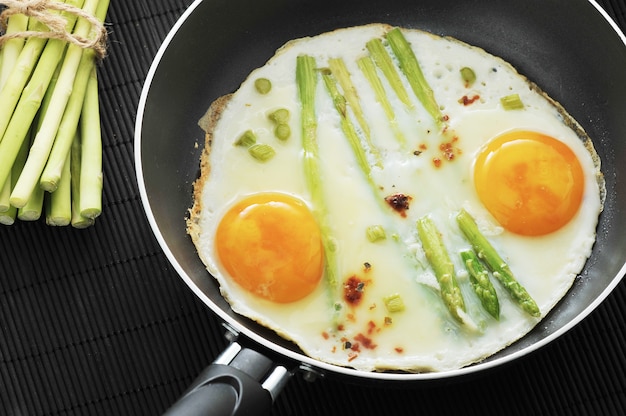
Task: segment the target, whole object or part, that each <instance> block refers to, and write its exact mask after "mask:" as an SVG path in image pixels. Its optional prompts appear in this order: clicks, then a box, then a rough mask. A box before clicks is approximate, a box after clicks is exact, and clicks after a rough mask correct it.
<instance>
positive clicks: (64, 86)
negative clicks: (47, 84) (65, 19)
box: [11, 0, 99, 207]
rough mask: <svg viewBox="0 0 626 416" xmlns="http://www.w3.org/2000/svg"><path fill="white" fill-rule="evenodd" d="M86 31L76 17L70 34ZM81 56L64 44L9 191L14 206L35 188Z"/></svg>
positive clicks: (92, 7) (92, 3)
mask: <svg viewBox="0 0 626 416" xmlns="http://www.w3.org/2000/svg"><path fill="white" fill-rule="evenodd" d="M98 1H99V0H86V1H85V3H84V6H83V11H85V12H86V13H88V14H92V15H93V14H94V13H95V12H96V8H97V6H98ZM90 31H91V23H90V22H89V21H87V20H86V19H83V18H80V19H78V22H77V23H76V28H75V30H74V34H75V35H77V36H81V37H85V38H86V37H88V36H89V33H90ZM82 55H83V49H82V48H81V47H80V46H77V45H74V44H70V45H68V46H67V52H66V54H65V57H64V59H63V64H62V67H61V73H60V74H59V80H58V82H57V84H56V86H55V88H54V92H53V94H52V98H51V104H50V107H49V108H48V111H46V112H45V115H44V118H43V122H42V125H41V128H40V129H39V131H38V132H37V135H36V136H35V140H34V142H33V145H32V146H31V149H30V154H29V155H28V159H27V160H26V165H25V166H24V170H23V171H22V174H21V175H20V177H19V179H18V181H17V184H16V185H15V188H14V189H13V192H12V193H11V204H13V205H15V206H16V207H20V206H23V205H24V204H25V203H26V201H28V199H29V198H30V195H31V193H32V192H33V190H34V189H35V188H36V187H37V184H38V182H39V178H40V177H41V173H42V171H43V169H44V167H45V164H46V161H47V160H48V157H49V155H50V150H51V149H52V145H53V143H54V138H55V137H56V133H57V131H58V129H59V125H60V123H61V118H62V117H63V113H64V112H65V108H66V106H67V102H68V100H69V97H70V95H71V93H72V88H73V85H74V80H75V78H76V72H77V70H78V65H79V64H80V60H81V57H82ZM38 68H39V66H38Z"/></svg>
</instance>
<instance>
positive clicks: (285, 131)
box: [274, 123, 291, 141]
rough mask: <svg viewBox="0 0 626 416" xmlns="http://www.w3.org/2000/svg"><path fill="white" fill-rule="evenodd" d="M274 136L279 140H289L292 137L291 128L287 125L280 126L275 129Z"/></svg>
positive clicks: (281, 124)
mask: <svg viewBox="0 0 626 416" xmlns="http://www.w3.org/2000/svg"><path fill="white" fill-rule="evenodd" d="M274 136H276V138H277V139H278V140H282V141H285V140H287V139H288V138H289V137H290V136H291V127H289V124H286V123H280V124H278V125H277V126H276V128H275V129H274Z"/></svg>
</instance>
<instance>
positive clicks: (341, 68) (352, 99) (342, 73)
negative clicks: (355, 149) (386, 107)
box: [328, 58, 382, 166]
mask: <svg viewBox="0 0 626 416" xmlns="http://www.w3.org/2000/svg"><path fill="white" fill-rule="evenodd" d="M328 66H329V67H330V71H331V72H332V74H333V76H334V77H335V79H336V80H337V81H338V82H339V85H340V86H341V89H342V90H343V95H344V97H345V100H346V102H347V103H348V105H349V106H350V108H352V112H353V113H354V116H355V117H356V120H357V122H358V123H359V126H360V127H361V130H362V131H363V136H364V138H365V142H366V143H367V146H368V148H369V150H370V152H371V153H372V155H373V156H374V158H375V159H376V164H377V165H378V166H382V156H381V155H380V151H379V150H378V149H377V148H376V146H374V144H373V143H372V137H371V132H370V128H369V125H368V124H367V121H365V115H364V114H363V109H362V108H361V104H360V102H359V96H358V94H357V92H356V88H355V87H354V84H353V83H352V79H351V78H350V72H349V71H348V68H347V67H346V64H345V62H344V61H343V59H341V58H331V59H329V60H328Z"/></svg>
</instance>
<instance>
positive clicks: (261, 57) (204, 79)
mask: <svg viewBox="0 0 626 416" xmlns="http://www.w3.org/2000/svg"><path fill="white" fill-rule="evenodd" d="M557 20H558V22H557ZM372 22H379V23H388V24H391V25H398V26H404V27H408V28H418V29H422V30H426V31H430V32H432V33H435V34H438V35H444V36H452V37H455V38H457V39H460V40H462V41H465V42H467V43H470V44H472V45H475V46H479V47H482V48H483V49H485V50H487V51H488V52H490V53H492V54H494V55H496V56H500V57H502V58H503V59H505V60H507V61H508V62H510V63H511V64H513V65H514V66H515V67H516V68H517V69H518V71H519V72H520V73H522V74H523V75H525V76H527V77H528V78H529V79H531V80H532V81H534V82H536V83H537V84H538V85H539V86H540V87H541V88H542V89H544V90H545V91H546V92H547V93H548V94H549V95H550V96H551V97H552V98H554V99H556V100H557V101H559V102H561V103H562V104H563V105H564V107H565V108H566V109H567V110H568V112H569V113H570V114H571V115H572V116H573V117H574V118H576V119H577V120H578V121H579V122H580V123H581V124H582V125H583V127H584V128H585V130H586V131H587V133H588V134H589V135H590V136H591V137H592V139H593V141H594V145H595V147H596V150H597V152H598V154H599V156H600V158H601V160H602V163H603V165H602V166H603V167H602V170H603V172H604V174H605V179H606V186H607V200H606V204H605V210H604V212H603V213H602V215H601V216H600V222H599V226H598V237H597V241H596V245H595V247H594V250H593V253H592V256H591V258H590V259H589V261H588V262H587V264H586V266H585V268H584V270H583V271H582V273H581V275H580V276H579V277H578V278H577V279H576V281H575V283H574V285H573V287H572V289H571V290H570V292H569V293H568V294H567V296H566V297H565V298H564V299H563V300H562V301H561V302H560V303H559V304H558V305H557V307H556V308H555V309H554V310H553V311H552V312H551V313H550V314H549V315H548V316H547V317H546V318H545V319H544V321H542V322H541V323H540V324H539V325H538V326H537V327H536V328H535V329H534V330H533V331H532V332H531V333H529V334H528V335H527V336H525V337H524V338H523V339H522V340H520V341H519V342H517V343H515V344H514V345H512V346H511V347H508V348H507V349H505V350H503V351H502V352H500V353H498V354H496V355H494V356H493V357H491V358H490V359H488V360H486V361H485V362H483V363H481V364H478V365H474V366H471V367H468V368H465V369H461V370H456V371H454V372H447V373H435V374H392V373H375V374H371V375H370V374H368V373H362V372H357V371H353V370H350V369H343V368H339V367H335V366H329V365H325V364H323V363H321V362H318V361H316V360H312V359H310V358H308V357H306V356H304V355H303V354H301V353H300V351H299V350H298V349H297V348H296V347H294V346H293V345H292V344H290V343H288V342H286V341H284V340H283V339H282V338H280V337H278V336H277V335H275V334H274V333H273V332H271V331H269V330H267V329H265V328H263V327H260V326H259V325H256V324H255V323H253V322H250V321H249V320H247V319H245V318H242V317H240V316H238V315H236V314H234V313H233V312H232V311H231V310H230V307H229V306H228V304H227V303H226V301H225V300H224V299H223V298H222V296H221V295H220V292H219V288H218V287H217V284H216V282H215V281H214V279H213V278H212V277H211V276H210V275H209V274H208V273H207V271H206V269H205V267H204V265H203V264H202V262H201V261H200V259H199V257H198V256H197V254H196V251H195V247H194V245H193V244H192V242H191V240H190V238H189V236H188V235H187V234H186V230H185V218H186V216H187V211H188V209H189V208H190V207H191V205H192V183H193V181H194V180H195V179H196V178H197V177H198V175H199V159H200V154H201V152H202V148H203V145H204V133H203V131H202V130H201V129H200V127H198V125H197V122H198V120H199V119H200V118H201V116H202V115H203V114H204V112H205V111H206V109H207V108H208V107H209V105H210V103H211V102H212V101H213V100H215V99H216V98H217V97H219V96H221V95H224V94H227V93H229V92H232V91H234V90H236V89H237V87H238V86H239V84H240V83H241V82H242V81H243V80H244V79H245V77H246V76H247V74H248V73H249V72H251V71H252V70H253V69H254V68H256V67H259V66H261V65H263V64H264V63H265V61H266V60H267V59H269V58H270V57H271V56H272V55H273V54H274V52H275V50H276V49H277V48H278V47H280V46H281V45H282V44H284V43H285V42H287V41H288V40H290V39H294V38H298V37H303V36H311V35H316V34H319V33H322V32H326V31H330V30H333V29H336V28H341V27H348V26H354V25H360V24H367V23H372ZM625 69H626V46H625V38H624V36H623V34H621V32H619V31H618V29H617V28H616V26H615V25H614V24H612V22H610V21H609V20H608V18H607V17H606V15H605V14H603V13H602V12H601V11H600V10H599V8H598V7H597V5H596V4H595V3H594V2H590V1H587V0H571V1H570V2H568V6H567V7H563V4H562V2H561V1H559V0H528V1H524V2H506V3H504V2H497V1H494V0H469V1H466V2H464V3H463V5H462V7H461V6H460V5H459V3H458V2H457V1H454V0H419V1H414V0H388V1H385V2H380V1H375V0H360V1H354V0H347V1H343V2H332V1H327V0H316V1H308V0H307V1H300V2H292V1H288V0H265V1H262V2H259V1H254V0H228V1H226V0H205V1H197V2H195V3H194V4H193V5H192V6H191V8H190V9H189V10H188V11H187V13H186V14H185V15H184V16H183V17H182V18H181V20H180V21H179V22H178V23H177V25H176V26H175V28H174V29H173V30H172V32H171V33H170V35H169V36H168V38H167V39H166V41H165V43H164V45H163V47H162V48H161V50H160V51H159V54H158V55H157V58H156V59H155V62H154V63H153V66H152V68H151V70H150V73H149V74H148V79H147V82H146V84H145V86H144V90H143V93H142V97H141V102H140V106H139V111H138V118H137V125H136V140H135V142H136V165H137V176H138V182H139V186H140V190H141V194H142V199H143V202H144V207H145V209H146V214H147V216H148V219H149V220H150V222H151V225H152V227H153V230H154V232H155V235H156V237H157V239H158V240H159V243H160V244H161V246H162V248H163V250H164V251H165V253H166V255H167V256H168V258H169V260H170V262H171V263H172V264H173V266H174V267H175V268H176V270H177V271H178V273H179V274H180V275H181V277H182V278H183V279H184V280H185V282H186V283H187V284H188V285H189V286H190V288H191V289H192V290H193V291H194V292H195V293H196V294H197V295H198V296H199V297H200V298H201V299H202V300H203V301H204V302H205V303H206V304H207V305H208V306H209V307H210V308H211V309H212V310H213V311H214V312H215V313H217V314H218V315H219V316H220V317H221V318H222V319H224V320H225V321H227V322H228V323H229V324H231V325H232V326H234V327H235V328H236V329H237V330H239V331H242V333H243V334H244V335H246V336H247V337H248V338H250V339H252V340H254V341H258V342H259V343H261V344H262V345H265V346H268V347H271V348H272V349H274V350H276V351H278V352H279V353H281V354H282V355H284V356H287V357H289V358H292V359H295V360H296V361H298V362H305V363H309V364H311V365H313V366H316V367H319V368H323V369H328V370H331V371H335V372H340V373H344V374H348V375H359V376H364V375H365V376H368V377H373V378H382V379H385V378H399V379H402V380H405V379H428V378H443V377H447V376H452V375H458V374H464V373H470V372H475V371H478V370H480V369H484V368H488V367H491V366H494V365H496V364H499V363H502V362H506V361H509V360H510V359H512V358H515V357H517V356H520V355H523V354H526V353H527V352H529V351H532V350H535V349H536V348H538V347H539V346H541V345H544V344H545V343H547V342H549V341H550V340H552V339H554V338H556V337H557V336H559V335H561V334H562V333H564V332H565V331H566V330H568V329H569V328H571V327H572V326H573V325H575V324H576V323H577V322H578V321H580V320H581V319H582V318H584V317H585V316H586V315H588V314H589V313H590V312H591V311H592V310H593V309H594V308H595V307H596V306H597V305H598V304H599V303H600V302H601V301H602V299H604V298H605V297H606V296H607V295H608V293H609V292H610V291H611V289H612V288H613V287H615V285H617V283H618V282H619V280H620V279H621V277H622V275H623V274H624V264H625V261H626V259H625V258H626V235H624V234H623V233H620V232H619V228H618V227H617V225H616V223H617V222H618V221H623V217H624V216H625V214H624V212H625V209H626V196H625V195H624V194H623V193H622V192H620V191H619V190H620V189H623V187H624V184H623V183H622V181H623V177H624V174H625V172H624V170H625V169H626V164H623V163H621V162H618V161H620V160H624V158H626V147H625V143H626V141H625V140H624V139H623V138H624V137H626V123H624V122H623V121H622V120H623V114H626V103H625V100H624V98H623V97H625V96H626V77H624V76H623V71H624V70H625Z"/></svg>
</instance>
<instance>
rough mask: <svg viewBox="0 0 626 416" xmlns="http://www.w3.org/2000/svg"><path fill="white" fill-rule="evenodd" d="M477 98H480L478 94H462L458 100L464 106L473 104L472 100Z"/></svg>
mask: <svg viewBox="0 0 626 416" xmlns="http://www.w3.org/2000/svg"><path fill="white" fill-rule="evenodd" d="M479 99H480V95H473V96H472V97H468V96H467V95H464V96H463V97H461V99H460V100H459V103H461V104H463V105H464V106H468V105H470V104H474V102H475V101H476V100H479Z"/></svg>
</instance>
